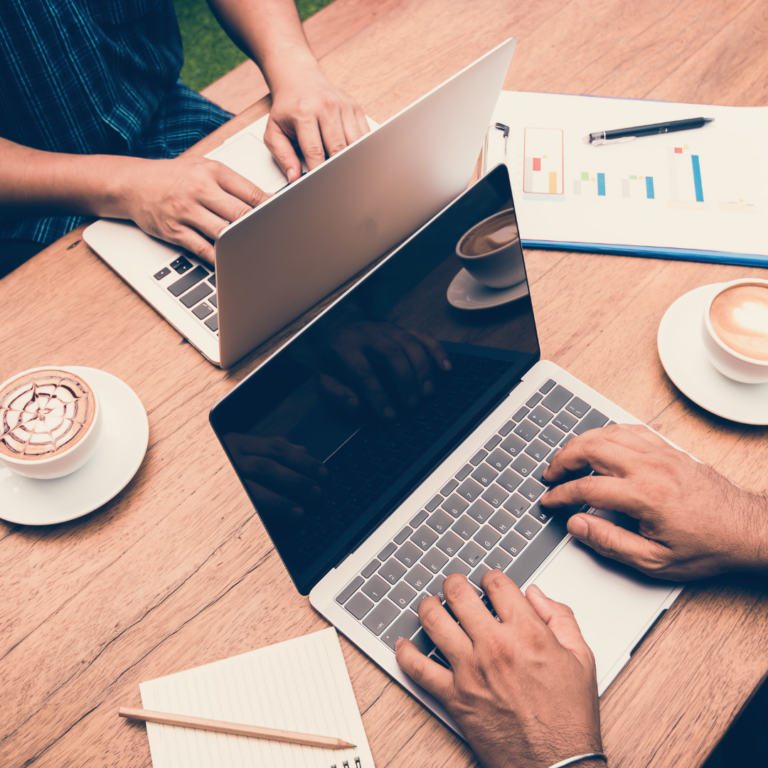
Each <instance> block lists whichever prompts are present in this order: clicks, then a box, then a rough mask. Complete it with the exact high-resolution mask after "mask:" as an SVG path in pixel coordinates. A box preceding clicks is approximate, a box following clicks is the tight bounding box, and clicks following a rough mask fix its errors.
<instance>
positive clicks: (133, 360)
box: [0, 0, 768, 768]
mask: <svg viewBox="0 0 768 768" xmlns="http://www.w3.org/2000/svg"><path fill="white" fill-rule="evenodd" d="M337 2H338V4H340V5H339V8H341V9H342V10H344V11H345V12H349V13H351V14H352V15H353V16H354V15H355V14H357V16H355V19H356V21H355V23H356V24H357V26H356V27H355V28H354V30H353V31H352V33H350V35H347V36H346V37H345V36H342V37H340V38H339V39H338V40H336V43H337V44H335V46H334V47H332V48H331V49H330V50H328V51H327V52H325V53H324V55H323V57H322V64H323V67H324V69H325V71H326V73H327V74H328V76H329V77H330V79H331V80H332V81H333V82H335V83H337V84H338V85H339V86H341V87H342V88H344V89H345V90H347V91H348V92H349V93H350V94H352V95H353V96H355V97H356V98H357V99H358V100H359V101H360V103H361V104H362V105H363V107H364V109H365V111H366V112H367V113H368V114H370V115H371V116H372V117H374V118H375V119H376V120H379V121H382V120H384V119H385V118H387V117H388V116H390V115H391V114H393V113H394V112H395V111H397V110H399V109H400V108H402V107H404V106H405V105H407V104H408V103H409V102H411V101H412V100H413V99H415V98H416V97H418V96H420V95H422V94H423V93H425V92H426V91H427V90H428V89H430V88H432V87H433V86H435V85H437V84H438V83H440V82H441V81H442V80H444V79H445V78H446V77H448V76H450V75H452V74H454V73H455V72H456V71H458V70H459V69H460V68H462V67H464V66H465V65H467V64H469V63H470V62H471V61H472V60H474V59H475V58H476V57H477V56H479V55H480V54H482V53H483V52H485V51H486V50H488V49H489V48H490V47H492V46H494V45H496V44H497V43H499V42H501V40H503V39H504V38H505V37H507V36H508V35H514V36H516V37H517V38H518V40H519V46H518V49H517V53H516V54H515V58H514V62H513V65H512V68H511V71H510V74H509V77H508V79H507V82H506V87H507V88H511V89H518V90H541V91H551V92H562V93H590V94H596V95H602V96H627V97H636V98H649V99H668V100H672V101H692V102H703V103H714V104H731V105H760V104H766V103H768V85H767V84H768V6H766V4H765V3H763V2H760V0H721V1H720V2H715V1H709V2H707V1H706V0H680V1H679V2H669V0H637V1H636V2H632V3H630V2H626V0H516V1H515V2H502V1H501V0H451V1H450V2H446V1H445V0H382V2H379V3H378V4H377V6H376V7H375V8H374V10H373V11H371V10H366V8H365V7H364V5H365V3H363V2H361V0H337ZM370 5H371V3H370V2H369V3H368V6H370ZM331 7H333V6H331ZM265 109H266V106H265V103H260V104H257V105H255V106H254V107H252V108H250V109H249V110H247V111H246V112H245V113H244V114H242V115H240V116H239V117H238V118H236V119H235V120H233V121H232V122H231V123H230V124H229V125H227V126H225V127H224V128H223V129H222V130H221V131H220V132H219V133H218V134H217V135H216V136H214V137H209V138H208V139H207V140H206V141H204V142H202V144H201V145H200V147H199V151H201V152H203V151H206V150H207V149H209V148H210V147H211V146H213V145H214V144H215V143H218V142H219V141H220V140H221V139H222V138H223V137H224V136H225V135H227V134H229V133H232V132H234V131H235V130H236V129H237V128H238V127H240V126H241V125H242V124H244V123H246V122H249V121H250V120H253V119H255V118H256V117H258V116H259V115H260V114H262V113H263V111H264V110H265ZM81 235H82V233H81V231H80V230H77V231H75V232H73V233H71V234H70V235H68V236H66V237H65V238H63V239H62V240H61V241H59V242H58V243H56V244H55V245H54V246H52V247H50V248H48V249H47V250H46V251H45V252H43V253H42V254H40V255H39V256H38V257H36V258H35V259H33V260H32V262H30V263H28V264H26V265H25V266H24V267H22V268H21V269H19V270H17V271H16V272H15V273H13V274H12V275H11V276H9V277H8V278H6V279H5V280H3V281H2V283H0V328H2V331H1V332H0V380H2V379H4V378H6V377H7V376H9V375H11V374H13V373H15V372H16V371H19V370H22V369H24V368H27V367H31V366H34V365H41V364H51V365H63V364H71V365H87V366H94V367H98V368H103V369H105V370H107V371H109V372H111V373H114V374H115V375H117V376H119V377H120V378H122V379H124V380H125V381H126V382H128V384H130V385H131V387H133V388H134V390H135V391H136V392H137V393H138V394H139V395H140V397H141V399H142V400H143V402H144V405H145V406H146V409H147V412H148V413H149V422H150V443H149V451H148V453H147V456H146V459H145V460H144V463H143V465H142V467H141V469H140V471H139V473H138V475H137V476H136V478H135V479H134V480H133V481H132V482H131V483H130V484H129V486H128V487H127V488H126V489H125V490H124V491H123V492H122V493H121V494H120V495H119V496H118V497H117V498H116V499H115V500H113V501H112V502H111V503H110V504H108V505H106V506H105V507H104V508H102V509H101V510H99V511H98V512H96V513H94V514H92V515H89V516H88V517H86V518H84V519H81V520H77V521H74V522H72V523H69V524H65V525H58V526H53V527H50V528H24V527H21V526H15V525H7V524H4V523H0V585H1V588H2V598H1V599H0V713H1V714H0V765H2V766H4V767H5V768H16V767H17V766H22V765H29V764H31V763H34V764H35V765H36V766H48V765H50V766H57V768H58V767H60V766H68V765H73V766H84V765H88V766H101V765H130V766H148V765H150V755H149V747H148V743H147V737H146V733H145V729H144V727H143V726H142V725H131V724H129V723H127V722H125V721H122V720H118V717H117V710H118V706H120V705H126V706H138V705H139V703H140V698H139V688H138V684H139V682H140V681H142V680H147V679H150V678H153V677H157V676H160V675H165V674H169V673H171V672H176V671H178V670H183V669H186V668H189V667H192V666H196V665H199V664H205V663H207V662H210V661H213V660H215V659H220V658H223V657H226V656H230V655H233V654H236V653H242V652H244V651H247V650H250V649H253V648H257V647H260V646H263V645H266V644H268V643H274V642H277V641H280V640H285V639H288V638H292V637H296V636H297V635H300V634H302V633H306V632H310V631H313V630H317V629H319V628H321V627H323V626H324V625H325V622H324V621H323V620H322V619H321V618H320V617H319V616H317V615H316V614H315V613H314V612H313V611H312V609H311V608H310V606H309V604H308V602H307V600H306V599H304V598H302V597H300V596H299V595H298V594H297V593H296V591H295V590H294V589H293V587H292V585H291V583H290V582H289V580H288V578H287V576H286V574H285V571H284V569H283V567H282V565H281V563H280V560H279V558H278V557H277V555H276V553H275V551H274V549H273V547H272V545H271V543H270V541H269V539H268V538H267V536H266V534H265V532H264V530H263V528H262V526H261V523H260V522H259V519H258V517H257V516H256V514H255V513H254V510H253V508H252V507H251V505H250V503H249V502H248V500H247V498H246V496H245V493H244V492H243V491H242V489H241V488H240V486H239V484H238V482H237V480H236V478H235V475H234V473H233V471H232V469H231V468H230V466H229V463H228V462H227V460H226V459H225V457H224V454H223V452H222V450H221V448H220V447H219V445H218V443H217V442H216V440H215V439H214V437H213V434H212V432H211V429H210V427H209V426H208V421H207V414H208V409H209V408H210V406H211V405H212V404H213V403H214V402H216V401H217V400H218V399H219V398H220V397H221V396H222V395H224V394H225V393H226V392H228V391H229V390H231V388H232V387H233V386H234V385H235V384H236V383H237V382H238V381H240V380H241V379H242V378H243V377H244V376H245V375H246V374H247V373H248V372H250V371H251V370H253V368H254V366H255V365H256V364H257V363H258V361H259V360H260V359H261V358H262V357H263V353H264V351H263V350H262V351H257V353H254V354H252V355H251V356H250V357H248V358H247V359H246V360H244V361H243V362H242V363H241V364H239V365H238V366H237V367H235V368H234V369H232V370H230V371H228V372H222V371H220V370H217V369H216V368H214V367H212V366H211V365H209V364H208V363H207V362H205V361H204V360H203V358H202V357H201V356H200V355H199V354H198V353H197V352H196V351H195V350H194V349H193V348H192V347H191V346H190V345H189V344H188V343H186V342H185V341H184V340H183V339H181V338H180V337H179V336H178V334H177V333H176V332H175V331H174V330H173V329H172V328H171V327H170V326H169V325H168V324H167V323H165V322H164V321H163V320H162V319H161V318H160V317H159V316H158V315H156V314H155V312H154V311H153V310H152V309H150V308H149V307H148V306H147V305H146V304H145V303H144V302H143V301H142V300H141V299H140V298H139V297H138V296H137V295H135V294H134V293H133V292H132V291H131V290H130V289H129V288H128V287H127V286H126V285H125V284H124V283H123V282H122V281H121V280H120V279H119V278H118V277H117V276H116V275H114V274H113V273H112V272H111V271H110V270H109V269H108V268H107V267H106V266H105V265H104V264H103V263H102V262H101V261H100V260H99V259H98V258H97V257H96V256H95V255H94V254H92V253H91V252H90V251H89V250H88V248H87V247H86V246H85V245H84V244H83V243H82V242H81ZM526 258H527V261H528V266H529V271H530V277H531V283H532V296H533V301H534V304H535V310H536V315H537V321H538V326H539V333H540V336H541V342H542V348H543V356H544V357H547V358H549V359H552V360H554V361H555V362H557V363H559V364H560V365H562V366H564V367H567V368H568V369H569V370H570V371H571V372H573V373H574V374H575V375H577V376H579V377H580V378H582V379H583V380H584V381H585V382H587V383H588V384H590V385H592V386H593V387H595V388H597V389H599V390H600V391H602V392H603V393H604V394H605V395H607V396H608V397H610V398H612V399H613V400H615V401H616V402H617V403H618V404H619V405H621V406H623V407H624V408H627V409H628V410H629V411H631V412H632V413H634V414H635V415H637V416H638V417H639V418H641V419H644V420H645V421H647V422H649V423H650V424H652V425H653V426H654V427H655V428H656V429H658V430H659V431H660V432H662V433H663V434H664V435H667V436H668V437H670V438H671V439H673V440H674V441H675V442H677V443H678V444H680V445H681V446H683V447H684V448H686V449H688V450H690V451H691V452H692V453H694V454H695V455H697V456H698V457H700V458H701V459H703V460H704V461H706V462H708V463H710V464H712V465H713V466H714V467H715V468H717V469H718V470H720V471H721V472H723V473H725V474H726V475H727V476H728V477H730V478H732V479H733V480H734V481H736V482H737V483H740V484H743V485H745V486H747V487H753V488H754V487H764V485H765V479H764V478H765V467H766V466H768V440H766V429H764V428H752V427H744V426H740V425H737V424H733V423H730V422H727V421H724V420H722V419H719V418H715V417H713V416H710V415H709V414H708V413H706V412H705V411H703V410H702V409H700V408H698V407H696V406H694V405H692V404H691V403H690V402H689V401H688V400H686V398H685V397H684V396H682V395H681V394H680V392H678V391H677V389H676V388H675V387H674V386H673V385H672V384H671V382H670V381H669V379H668V378H667V377H666V376H665V374H664V372H663V370H662V368H661V365H660V363H659V359H658V355H657V352H656V330H657V327H658V324H659V321H660V319H661V317H662V314H663V313H664V311H665V309H666V308H667V307H668V306H669V304H670V303H671V302H672V301H673V300H674V299H676V298H677V297H678V296H680V295H681V294H683V293H685V292H686V291H688V290H690V289H692V288H694V287H696V286H699V285H703V284H706V283H712V282H717V281H722V280H729V279H732V278H735V277H741V276H745V275H755V276H761V277H763V276H764V275H765V273H764V272H761V271H760V270H757V269H751V270H750V269H743V268H739V267H729V266H713V265H709V266H708V265H702V264H694V263H682V262H681V263H676V262H671V261H656V260H650V259H640V258H619V257H610V256H598V255H589V254H574V253H561V252H552V251H549V252H544V251H528V252H527V254H526ZM31 300H34V302H35V304H36V306H37V309H36V311H35V312H34V313H32V312H31V311H30V310H29V307H30V306H31ZM724 525H727V510H724ZM767 627H768V599H766V584H765V582H764V581H760V580H758V579H756V578H753V577H726V578H718V579H713V580H711V581H708V582H704V583H700V584H698V585H696V586H693V587H691V588H690V589H687V590H686V591H685V592H684V594H683V596H682V597H681V599H680V600H678V601H677V603H676V604H675V605H674V607H673V608H672V609H671V610H670V611H669V613H668V614H667V615H666V617H665V618H664V619H663V620H662V622H661V623H660V624H659V626H658V627H657V628H656V629H655V630H654V632H653V633H652V635H651V636H650V637H649V639H648V640H647V641H646V642H645V643H644V645H643V646H642V647H641V649H640V650H639V652H638V653H637V654H636V656H635V657H634V658H633V660H632V661H631V662H630V664H629V665H628V666H627V667H626V669H625V670H624V671H623V672H622V674H621V675H620V676H619V678H618V679H617V680H616V681H615V682H614V684H613V685H612V686H611V687H610V689H609V690H608V692H607V693H606V694H605V695H604V696H603V699H602V715H603V733H604V739H605V745H606V748H607V751H608V753H609V754H610V756H611V765H613V766H647V765H654V766H672V765H679V766H694V765H699V764H701V763H702V762H703V761H704V759H705V758H706V756H707V754H708V753H709V752H710V751H711V750H712V748H713V747H714V745H715V744H716V743H717V741H718V739H719V738H720V737H721V736H722V734H723V733H724V732H725V730H726V729H727V727H728V725H729V724H730V723H731V722H732V721H733V719H734V718H735V717H736V716H737V715H738V713H739V711H740V710H741V708H742V707H743V706H744V704H745V702H746V701H747V700H748V699H749V697H750V695H751V694H752V692H753V691H754V689H755V688H756V686H757V685H758V684H759V683H760V681H761V680H762V678H763V676H764V675H765V674H766V671H768V643H766V642H765V636H766V628H767ZM343 646H344V653H345V655H346V659H347V663H348V665H349V670H350V673H351V676H352V681H353V684H354V687H355V692H356V694H357V699H358V703H359V705H360V709H361V711H362V712H363V718H364V721H365V725H366V729H367V732H368V735H369V738H370V741H371V744H372V748H373V753H374V756H375V758H376V763H377V765H378V766H380V768H382V767H383V766H392V768H396V767H398V766H404V767H405V766H409V767H411V766H452V767H458V766H469V765H474V764H475V763H474V758H473V756H472V754H471V752H470V751H469V750H468V748H467V747H466V746H465V745H464V744H463V743H462V742H461V741H459V740H458V739H457V738H455V737H454V736H453V735H452V734H451V733H450V732H449V731H447V730H446V729H445V728H444V727H443V726H442V725H441V724H440V723H439V722H438V721H437V720H436V719H435V718H433V717H432V716H431V715H430V714H429V713H428V712H427V711H426V710H424V709H422V707H421V706H420V705H419V704H417V703H416V702H415V701H414V700H413V699H412V698H410V697H409V696H408V695H406V694H405V693H404V692H403V691H402V690H401V689H400V688H399V687H398V686H397V685H396V684H394V683H393V682H392V681H391V680H390V679H389V678H388V677H387V676H386V675H384V674H383V673H382V672H381V671H380V670H379V669H378V668H376V667H375V666H374V665H373V664H372V663H371V662H369V661H368V660H367V659H366V658H365V657H364V656H363V655H362V654H361V653H359V652H358V651H357V650H356V649H355V648H354V647H352V646H351V645H350V644H349V643H348V642H346V640H344V641H343Z"/></svg>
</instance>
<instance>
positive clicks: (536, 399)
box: [525, 392, 544, 408]
mask: <svg viewBox="0 0 768 768" xmlns="http://www.w3.org/2000/svg"><path fill="white" fill-rule="evenodd" d="M542 397H544V395H542V394H541V393H540V392H534V393H533V394H532V395H531V396H530V397H529V398H528V400H527V401H526V403H525V404H526V405H527V406H528V407H529V408H533V407H534V406H536V405H538V404H539V403H540V402H541V398H542Z"/></svg>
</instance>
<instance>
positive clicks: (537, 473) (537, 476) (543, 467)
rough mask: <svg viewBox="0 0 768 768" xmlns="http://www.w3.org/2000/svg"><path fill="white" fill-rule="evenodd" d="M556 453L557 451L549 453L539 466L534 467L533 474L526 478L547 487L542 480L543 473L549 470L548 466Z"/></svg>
mask: <svg viewBox="0 0 768 768" xmlns="http://www.w3.org/2000/svg"><path fill="white" fill-rule="evenodd" d="M556 453H557V449H555V450H554V451H552V452H551V453H549V455H548V456H547V458H546V459H545V460H544V461H543V462H542V463H541V464H539V466H538V467H536V469H534V470H533V472H531V474H530V475H528V477H532V478H533V479H534V480H538V481H539V482H540V483H541V484H542V485H548V483H547V481H546V480H545V479H544V473H545V472H546V471H547V469H548V468H549V465H550V463H551V462H552V459H554V458H555V454H556Z"/></svg>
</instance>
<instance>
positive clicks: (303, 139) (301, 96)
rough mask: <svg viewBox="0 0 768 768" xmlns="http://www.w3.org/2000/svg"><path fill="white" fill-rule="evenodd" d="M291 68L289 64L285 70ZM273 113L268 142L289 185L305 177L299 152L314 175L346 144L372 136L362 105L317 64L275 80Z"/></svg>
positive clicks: (284, 74) (266, 140)
mask: <svg viewBox="0 0 768 768" xmlns="http://www.w3.org/2000/svg"><path fill="white" fill-rule="evenodd" d="M288 67H289V64H288V62H286V64H285V69H286V70H288ZM275 80H276V84H275V86H274V87H273V91H272V111H271V112H270V114H269V122H268V123H267V128H266V131H265V132H264V143H265V144H266V145H267V148H268V149H269V151H270V152H272V154H273V155H274V157H275V160H277V162H278V164H279V165H280V167H281V168H282V169H283V173H285V175H286V176H287V177H288V181H296V179H298V178H299V176H301V162H300V160H299V157H298V155H297V153H296V147H298V148H299V149H300V150H301V153H302V155H303V156H304V160H305V161H306V163H307V168H309V170H310V171H311V170H312V169H313V168H316V167H317V166H318V165H320V163H322V162H323V161H324V160H325V158H326V155H327V156H328V157H331V156H332V155H335V154H336V153H337V152H340V151H341V150H342V149H344V147H346V146H347V145H348V144H351V143H352V142H353V141H355V140H356V139H359V138H360V137H361V136H362V135H363V134H364V133H368V121H367V120H366V118H365V113H364V112H363V110H362V109H361V108H360V106H359V105H358V104H357V102H355V101H354V100H353V99H351V98H350V97H349V96H347V94H346V93H344V92H343V91H341V90H339V89H338V88H336V87H335V86H334V85H332V84H331V83H330V82H328V80H326V79H325V77H324V76H323V74H322V72H321V71H320V68H319V67H318V66H317V64H316V63H314V62H313V63H307V64H306V65H305V66H304V67H303V69H301V70H298V71H295V72H292V73H289V72H287V71H286V72H284V73H281V75H280V77H279V78H275Z"/></svg>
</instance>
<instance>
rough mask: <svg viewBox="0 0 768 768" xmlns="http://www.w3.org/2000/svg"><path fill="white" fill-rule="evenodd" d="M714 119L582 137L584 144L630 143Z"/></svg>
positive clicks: (694, 118)
mask: <svg viewBox="0 0 768 768" xmlns="http://www.w3.org/2000/svg"><path fill="white" fill-rule="evenodd" d="M714 119H715V118H714V117H691V118H688V119H687V120H671V121H670V122H668V123H654V124H653V125H638V126H636V127H634V128H617V129H616V130H615V131H598V132H597V133H590V134H589V136H585V137H584V143H585V144H603V143H604V142H606V141H615V140H616V139H623V140H624V141H631V140H632V139H637V138H639V137H640V136H656V135H657V134H659V133H673V132H675V131H690V130H692V129H694V128H701V127H703V126H705V125H706V124H707V123H711V122H712V121H713V120H714Z"/></svg>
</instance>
